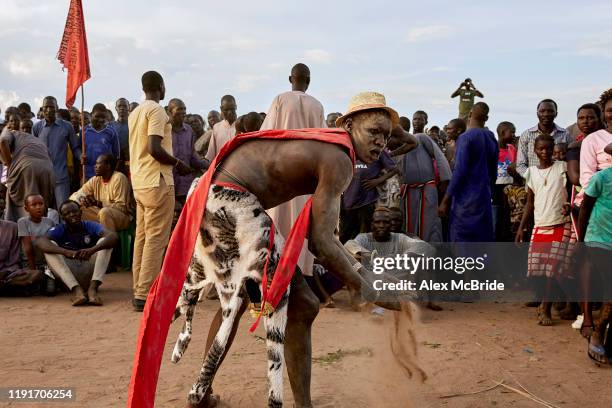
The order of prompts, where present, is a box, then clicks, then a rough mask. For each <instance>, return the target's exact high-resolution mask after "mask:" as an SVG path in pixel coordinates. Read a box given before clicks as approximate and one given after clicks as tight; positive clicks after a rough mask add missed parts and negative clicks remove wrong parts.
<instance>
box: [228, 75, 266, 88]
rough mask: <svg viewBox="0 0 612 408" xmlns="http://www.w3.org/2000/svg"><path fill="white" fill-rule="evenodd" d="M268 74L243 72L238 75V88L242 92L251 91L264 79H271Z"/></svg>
mask: <svg viewBox="0 0 612 408" xmlns="http://www.w3.org/2000/svg"><path fill="white" fill-rule="evenodd" d="M269 79H270V77H269V76H267V75H250V74H241V75H238V76H237V77H236V88H237V89H238V90H239V91H241V92H249V91H252V90H253V89H255V88H256V87H257V86H258V85H260V84H261V82H263V81H267V80H269Z"/></svg>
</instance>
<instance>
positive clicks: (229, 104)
mask: <svg viewBox="0 0 612 408" xmlns="http://www.w3.org/2000/svg"><path fill="white" fill-rule="evenodd" d="M236 109H237V106H236V99H234V97H233V96H232V95H225V96H223V98H221V113H222V114H223V120H222V121H221V122H219V123H217V124H216V125H215V126H213V131H212V136H211V137H210V142H209V144H208V151H207V152H206V159H207V160H208V161H212V159H214V158H215V156H216V155H217V153H218V152H219V150H221V147H223V145H224V144H225V143H226V142H227V141H228V140H230V139H231V138H233V137H234V136H236V117H237V115H236Z"/></svg>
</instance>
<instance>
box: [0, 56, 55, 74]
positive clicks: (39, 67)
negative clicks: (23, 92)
mask: <svg viewBox="0 0 612 408" xmlns="http://www.w3.org/2000/svg"><path fill="white" fill-rule="evenodd" d="M53 61H55V62H56V63H57V65H55V66H53V65H51V64H52V63H53ZM4 66H5V67H6V69H7V70H8V71H9V72H10V73H11V74H12V75H15V76H21V77H26V78H29V79H31V78H32V77H35V78H40V77H47V76H48V75H49V74H51V72H52V71H51V69H56V70H57V71H61V65H60V63H59V61H57V60H56V59H55V58H54V57H51V56H50V55H40V54H39V55H29V54H13V55H11V56H9V57H8V58H7V59H6V60H5V61H4Z"/></svg>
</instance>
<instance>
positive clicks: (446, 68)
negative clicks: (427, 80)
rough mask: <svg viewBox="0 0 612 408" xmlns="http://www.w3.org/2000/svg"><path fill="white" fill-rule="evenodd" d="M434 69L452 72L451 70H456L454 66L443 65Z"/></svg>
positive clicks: (435, 70)
mask: <svg viewBox="0 0 612 408" xmlns="http://www.w3.org/2000/svg"><path fill="white" fill-rule="evenodd" d="M433 71H434V72H451V71H456V69H455V68H453V67H444V66H441V67H434V68H433Z"/></svg>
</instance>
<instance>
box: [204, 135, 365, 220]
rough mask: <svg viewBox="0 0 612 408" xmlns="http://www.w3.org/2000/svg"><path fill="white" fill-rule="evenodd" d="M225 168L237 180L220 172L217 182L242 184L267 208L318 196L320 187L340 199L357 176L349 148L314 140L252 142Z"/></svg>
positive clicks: (227, 161)
mask: <svg viewBox="0 0 612 408" xmlns="http://www.w3.org/2000/svg"><path fill="white" fill-rule="evenodd" d="M221 167H222V168H223V169H224V170H226V171H227V172H228V173H230V174H231V175H232V176H234V178H232V177H231V176H229V175H227V174H226V173H224V172H223V171H217V173H216V175H215V177H214V180H217V181H223V182H228V183H234V184H240V185H241V186H242V187H244V188H246V189H247V190H248V191H250V192H251V193H253V194H255V195H256V196H257V198H259V201H260V203H261V204H262V205H263V206H264V208H266V209H268V208H272V207H276V206H277V205H279V204H282V203H284V202H286V201H289V200H291V199H292V198H294V197H297V196H300V195H304V194H314V193H315V190H317V188H318V185H319V184H324V185H322V186H320V187H319V188H324V189H325V190H326V191H327V192H328V193H332V192H333V193H335V194H333V193H332V194H331V195H333V196H336V197H335V198H336V199H339V197H340V194H341V193H342V192H343V191H344V190H345V189H346V187H348V184H349V183H350V181H351V178H352V176H353V165H352V162H351V159H350V157H349V155H348V152H347V151H346V149H344V148H342V147H340V146H337V145H334V144H331V143H324V142H318V141H313V140H283V141H278V140H253V141H249V142H246V143H245V144H244V145H242V146H240V147H238V148H237V149H236V150H235V151H233V152H232V153H231V154H230V156H229V157H228V158H226V159H225V160H224V161H223V163H222V164H221ZM326 196H327V194H326ZM328 198H330V199H331V198H332V197H331V196H328ZM330 204H331V203H330Z"/></svg>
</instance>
